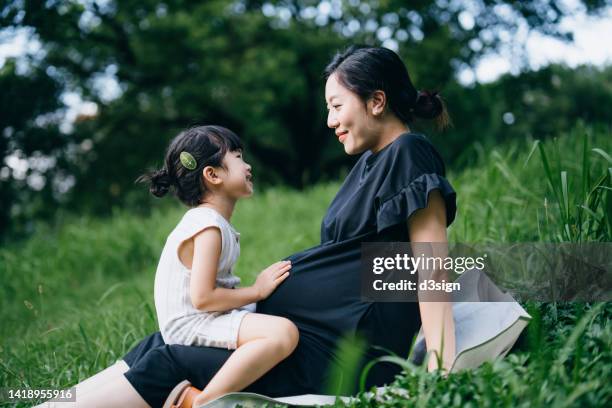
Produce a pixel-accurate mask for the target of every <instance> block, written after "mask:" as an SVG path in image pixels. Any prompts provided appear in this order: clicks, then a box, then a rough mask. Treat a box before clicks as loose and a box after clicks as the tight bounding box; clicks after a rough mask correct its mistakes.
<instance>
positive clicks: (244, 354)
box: [139, 126, 298, 408]
mask: <svg viewBox="0 0 612 408" xmlns="http://www.w3.org/2000/svg"><path fill="white" fill-rule="evenodd" d="M251 179H252V175H251V166H250V165H248V164H247V163H246V162H245V161H244V160H243V157H242V145H241V142H240V140H239V139H238V136H236V135H235V134H234V133H233V132H232V131H230V130H228V129H225V128H223V127H220V126H198V127H194V128H191V129H188V130H186V131H184V132H182V133H180V134H179V135H178V136H177V137H175V138H174V140H172V142H171V143H170V146H169V147H168V150H167V152H166V158H165V163H164V166H163V168H162V169H161V170H158V171H155V172H153V173H150V174H147V175H144V176H142V177H141V178H140V179H139V181H141V182H142V181H144V182H149V183H150V191H151V193H152V194H154V195H155V196H157V197H162V196H164V195H165V194H166V193H167V192H168V191H169V190H170V189H173V190H174V192H175V194H176V196H177V197H178V198H179V200H181V201H182V202H183V203H184V204H186V205H187V206H189V207H191V209H190V210H188V211H187V212H186V213H185V215H184V216H183V218H182V220H181V221H180V222H179V224H178V225H177V226H176V228H175V229H174V230H173V231H172V232H171V233H170V235H169V236H168V239H167V240H166V244H165V246H164V249H163V251H162V254H161V258H160V260H159V265H158V267H157V272H156V274H155V295H154V297H155V308H156V310H157V318H158V321H159V326H160V331H161V334H162V337H163V339H164V341H165V343H166V344H183V345H199V346H208V347H219V348H226V349H235V350H236V351H234V352H233V353H232V355H231V357H230V358H229V359H228V360H227V361H226V363H225V365H223V367H222V368H221V369H220V370H219V371H218V373H217V374H216V375H215V376H214V377H213V378H212V380H211V381H210V382H209V383H208V385H207V386H206V388H204V390H203V391H202V392H201V393H200V392H199V390H196V389H195V388H192V387H188V386H183V387H179V388H177V389H175V393H174V396H173V397H172V398H170V399H169V401H170V402H171V404H172V405H170V406H177V407H179V406H183V407H189V408H191V406H194V407H195V406H198V405H201V404H203V403H206V402H208V401H210V400H212V399H214V398H217V397H219V396H221V395H223V394H225V393H228V392H232V391H239V390H241V389H243V388H245V387H246V386H248V385H249V384H251V383H252V382H253V381H255V380H256V379H257V378H259V377H260V376H262V375H263V374H264V373H265V372H266V371H268V370H269V369H271V368H272V367H273V366H275V365H276V364H278V363H279V362H280V361H281V360H283V359H284V358H286V357H287V356H289V355H290V354H291V352H292V351H293V350H294V349H295V347H296V346H297V343H298V330H297V328H296V327H295V325H294V324H293V323H292V322H291V321H289V320H288V319H285V318H282V317H277V316H270V315H263V314H257V313H253V312H254V311H255V307H254V306H255V305H254V302H257V301H259V300H262V299H265V298H266V297H268V296H269V295H270V294H271V293H272V292H273V291H274V290H275V289H276V287H277V286H278V285H280V284H281V283H282V282H283V281H284V280H285V279H286V278H287V277H288V276H289V270H290V269H291V263H290V262H289V261H282V262H277V263H275V264H273V265H271V266H269V267H268V268H266V269H265V270H263V271H262V272H261V273H260V274H259V276H258V277H257V279H256V282H255V284H254V285H253V286H249V287H244V288H238V287H237V285H238V284H239V282H240V279H239V278H238V277H236V276H234V275H233V274H232V269H233V266H234V264H235V262H236V260H237V258H238V255H239V253H240V243H239V239H240V234H239V233H238V232H237V231H236V230H235V229H234V228H233V227H232V225H231V224H230V222H229V220H230V219H231V217H232V213H233V211H234V206H235V204H236V202H237V201H238V200H239V199H240V198H242V197H248V196H250V195H252V194H253V183H252V180H251Z"/></svg>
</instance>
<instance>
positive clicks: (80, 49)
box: [0, 0, 607, 212]
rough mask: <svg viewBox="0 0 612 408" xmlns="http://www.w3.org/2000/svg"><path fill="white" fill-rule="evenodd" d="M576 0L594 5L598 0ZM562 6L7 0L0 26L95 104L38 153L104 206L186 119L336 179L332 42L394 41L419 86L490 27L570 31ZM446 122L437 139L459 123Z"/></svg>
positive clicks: (85, 202) (122, 200) (446, 80)
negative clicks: (223, 129)
mask: <svg viewBox="0 0 612 408" xmlns="http://www.w3.org/2000/svg"><path fill="white" fill-rule="evenodd" d="M580 4H581V5H582V6H583V7H585V8H586V9H587V11H588V12H590V13H597V12H599V11H601V10H602V9H603V8H604V7H605V6H606V4H607V2H605V1H582V2H581V3H580ZM562 5H563V2H561V1H550V0H540V1H532V2H515V1H490V0H483V1H480V2H459V1H440V0H438V1H413V2H408V3H407V2H404V1H395V0H386V1H385V0H379V1H376V2H363V1H339V2H336V1H312V0H300V1H298V0H293V1H270V2H265V1H249V0H242V1H233V2H228V1H220V0H209V1H206V2H190V1H184V0H168V1H165V2H163V3H162V2H158V1H153V0H141V1H135V0H125V1H123V0H122V1H112V0H111V1H104V2H102V1H95V0H82V1H76V0H57V1H53V2H45V3H44V4H41V3H40V2H39V1H33V0H19V1H17V0H14V1H8V2H6V3H5V5H4V7H3V8H2V10H1V12H0V23H1V24H2V25H3V26H9V27H17V28H28V29H31V30H33V32H34V33H35V36H36V38H38V40H39V41H40V42H41V44H42V48H43V50H44V53H45V54H44V57H42V58H41V59H40V60H39V61H38V62H36V63H33V65H34V68H36V69H33V70H32V72H35V71H36V70H38V72H41V73H42V72H44V73H45V74H48V73H49V72H51V73H52V75H51V74H48V75H47V76H48V77H49V80H50V81H54V83H56V84H59V85H61V88H62V89H61V90H62V91H66V90H70V91H73V92H77V93H79V94H81V95H82V97H83V98H84V99H85V100H88V101H92V102H94V103H95V104H97V106H98V113H97V115H96V116H94V117H90V118H83V119H85V120H81V121H80V122H79V123H77V124H76V125H75V126H74V130H73V131H71V132H65V133H62V132H57V133H56V135H55V136H54V137H55V139H54V140H57V141H58V143H59V144H60V145H61V147H62V148H59V147H60V146H58V149H56V150H53V152H51V153H46V154H51V155H58V157H60V156H61V157H63V159H62V160H58V164H57V169H56V171H58V172H64V173H67V174H69V175H72V176H74V177H75V180H76V184H75V185H74V187H73V188H72V189H71V190H70V194H69V197H68V198H69V203H70V205H71V206H72V208H80V209H88V210H91V211H96V212H106V211H108V210H109V209H110V207H111V206H112V205H114V204H115V203H116V204H120V205H121V204H126V203H142V201H143V197H144V196H145V195H144V194H142V192H139V193H138V194H130V192H131V191H134V185H133V180H134V179H135V178H136V177H137V176H138V175H139V174H140V173H141V172H142V171H144V170H145V169H146V168H147V167H149V166H154V165H160V164H161V158H162V156H163V150H164V147H165V146H166V144H167V142H168V140H169V139H170V138H171V137H172V136H173V135H174V134H176V133H177V132H178V131H179V130H180V129H182V128H184V127H186V126H188V125H191V124H196V123H216V124H221V125H224V126H227V127H229V128H231V129H233V130H235V131H237V132H238V134H239V135H240V136H241V137H242V138H243V140H244V142H245V145H246V149H247V158H248V160H250V161H251V162H252V164H253V165H254V169H255V170H254V174H255V177H256V178H257V179H258V180H259V181H260V182H261V181H265V182H267V183H279V182H280V183H284V184H287V185H290V186H293V187H297V188H301V187H303V186H305V185H308V184H310V183H313V182H317V181H320V180H323V179H325V178H330V177H335V176H337V175H338V173H340V172H342V171H343V169H346V168H347V166H348V165H350V163H351V160H352V159H351V158H347V157H346V156H345V155H344V154H343V153H342V151H341V149H340V148H339V147H338V146H337V144H334V139H333V137H332V134H331V132H330V131H329V130H328V129H327V128H326V126H325V116H326V112H325V104H324V99H323V80H322V76H321V73H322V70H323V68H324V66H325V64H326V62H327V61H328V60H329V58H330V57H331V55H332V54H333V53H334V52H335V51H336V50H338V49H339V48H341V47H343V46H346V45H348V44H349V43H355V42H359V43H366V44H376V45H378V44H383V45H385V46H390V47H393V48H397V49H398V51H399V53H400V55H401V56H402V57H403V58H404V59H405V61H406V62H407V65H408V67H409V71H410V74H411V77H412V79H413V80H414V82H415V83H416V84H417V86H419V87H420V88H442V89H453V87H456V82H455V80H454V74H455V72H456V71H457V69H458V68H459V67H462V66H466V65H472V64H473V63H474V62H475V61H476V60H477V59H478V58H480V57H481V56H483V55H485V54H486V53H488V52H491V51H492V50H494V49H498V48H499V47H502V46H504V42H503V41H502V37H503V36H501V34H499V33H501V32H502V31H503V30H505V31H509V32H512V30H515V29H516V28H517V27H518V25H519V22H521V21H522V22H524V23H525V24H527V25H528V27H530V28H531V29H536V30H540V31H542V32H544V33H546V34H549V35H554V36H558V37H561V38H566V39H569V37H570V36H568V35H567V34H566V33H563V32H561V31H560V30H559V26H558V23H559V21H560V19H561V18H562V17H563V16H565V15H567V14H568V13H570V12H571V11H570V10H567V9H564V7H563V6H562ZM104 76H111V77H114V78H116V81H117V82H118V84H119V86H120V89H121V92H120V93H119V95H118V96H117V97H116V98H115V99H109V98H108V97H106V96H105V92H104V91H105V89H104V86H105V85H104V84H105V82H104V81H101V78H103V77H104ZM455 89H456V88H455ZM460 103H463V101H461V102H460ZM57 109H58V106H55V105H54V106H49V107H48V110H47V112H52V111H55V110H57ZM32 112H33V113H32V115H34V116H30V117H31V118H32V119H33V120H35V119H36V116H35V112H38V113H36V114H37V115H39V116H40V115H41V114H43V112H39V111H36V110H35V109H32ZM451 112H452V111H451ZM28 132H29V131H28ZM455 132H456V133H454V134H453V133H450V134H449V136H445V137H449V138H450V139H451V140H452V139H453V138H455V136H453V135H460V136H461V137H465V135H467V134H469V132H467V131H465V129H459V131H458V132H457V131H455ZM434 137H435V136H434ZM457 137H459V136H457ZM20 143H21V142H20V141H19V140H18V139H14V143H13V147H12V150H5V151H3V154H4V156H5V157H6V156H7V155H10V154H13V153H14V152H15V151H16V150H17V149H19V150H21V151H25V150H24V149H22V148H21V146H20ZM456 145H459V146H461V145H465V140H463V139H462V140H459V141H458V142H457V143H456ZM83 147H86V148H83ZM38 150H40V149H38ZM38 150H37V148H36V147H33V149H32V150H31V152H32V153H33V152H36V151H38ZM42 150H44V149H42ZM42 150H41V151H42ZM60 151H64V153H65V152H66V151H70V152H72V154H71V155H66V154H59V152H60ZM140 191H142V190H140ZM20 195H21V192H19V191H17V190H11V192H10V193H8V194H7V195H5V196H4V197H3V202H4V200H5V199H6V200H7V201H8V202H10V201H13V202H23V201H24V199H23V197H20ZM5 197H8V198H5ZM49 200H50V201H49V203H51V202H57V197H54V196H53V194H51V195H50V198H49Z"/></svg>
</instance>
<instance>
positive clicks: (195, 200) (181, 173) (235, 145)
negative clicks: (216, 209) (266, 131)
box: [136, 126, 242, 207]
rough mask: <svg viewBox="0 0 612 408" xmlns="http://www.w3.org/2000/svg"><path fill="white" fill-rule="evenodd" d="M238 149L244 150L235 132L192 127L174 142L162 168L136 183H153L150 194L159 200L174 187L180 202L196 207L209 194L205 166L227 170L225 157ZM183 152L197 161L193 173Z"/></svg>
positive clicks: (139, 178) (150, 185)
mask: <svg viewBox="0 0 612 408" xmlns="http://www.w3.org/2000/svg"><path fill="white" fill-rule="evenodd" d="M236 150H242V143H241V142H240V139H239V138H238V136H236V134H235V133H234V132H232V131H231V130H229V129H226V128H224V127H221V126H196V127H192V128H190V129H187V130H185V131H183V132H181V133H179V134H178V136H176V137H175V138H174V139H172V141H171V142H170V146H168V150H167V151H166V158H165V159H164V166H163V167H162V168H161V169H159V170H155V171H153V172H150V173H147V174H143V175H142V176H140V177H138V179H137V180H136V181H137V182H139V183H149V191H150V192H151V194H153V195H154V196H156V197H163V196H164V195H166V193H168V191H169V190H170V188H172V189H173V190H174V192H175V194H176V196H177V197H178V198H179V200H181V201H182V202H183V203H184V204H186V205H188V206H190V207H195V206H197V205H198V204H200V203H201V202H202V199H203V198H204V196H205V195H206V192H207V191H206V185H205V184H204V179H203V177H202V170H203V169H204V167H206V166H213V167H224V166H223V158H224V157H225V154H226V153H227V152H233V151H236ZM182 152H187V153H189V154H190V155H191V156H192V157H193V158H194V159H195V162H196V163H195V164H196V166H195V168H194V169H193V170H190V169H189V168H187V167H185V165H183V163H182V162H181V159H180V156H181V153H182ZM189 167H190V166H189Z"/></svg>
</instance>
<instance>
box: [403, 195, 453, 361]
mask: <svg viewBox="0 0 612 408" xmlns="http://www.w3.org/2000/svg"><path fill="white" fill-rule="evenodd" d="M408 231H409V233H410V242H411V247H412V251H413V256H419V255H421V254H424V255H425V256H426V257H432V256H433V257H440V258H445V257H446V256H448V245H447V244H448V239H447V236H446V208H445V204H444V199H443V198H442V195H441V194H440V191H439V190H434V191H432V192H431V193H430V194H429V200H428V203H427V207H426V208H423V209H420V210H418V211H416V212H415V213H414V214H412V216H410V218H409V219H408ZM431 243H437V244H434V245H431ZM422 272H424V273H422ZM424 278H427V279H434V280H436V281H442V280H445V281H446V282H449V277H448V275H447V273H446V271H445V270H444V269H441V270H440V269H437V270H433V271H421V270H419V281H421V280H422V279H424ZM419 296H420V297H419V299H424V298H423V297H421V294H420V295H419ZM435 296H436V300H440V301H422V300H421V301H419V309H420V311H421V321H422V324H423V332H424V334H425V343H426V345H427V351H428V352H432V355H431V357H430V359H429V364H428V370H430V371H431V370H433V369H436V368H438V362H437V358H436V354H437V355H438V356H441V357H442V369H444V370H446V371H448V370H450V368H451V366H452V364H453V361H454V359H455V324H454V321H453V310H452V303H451V298H450V295H449V294H445V293H440V292H436V294H435ZM430 299H431V298H430Z"/></svg>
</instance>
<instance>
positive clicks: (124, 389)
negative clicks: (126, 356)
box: [37, 360, 149, 408]
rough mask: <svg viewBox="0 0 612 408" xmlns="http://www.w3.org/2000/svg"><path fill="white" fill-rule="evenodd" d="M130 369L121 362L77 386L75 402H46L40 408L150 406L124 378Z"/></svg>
mask: <svg viewBox="0 0 612 408" xmlns="http://www.w3.org/2000/svg"><path fill="white" fill-rule="evenodd" d="M128 369H129V367H128V365H127V364H126V363H125V361H123V360H121V361H118V362H117V363H115V364H113V365H112V366H110V367H108V368H106V369H104V370H102V371H100V372H99V373H97V374H95V375H93V376H92V377H89V378H87V379H85V380H84V381H81V382H80V383H78V384H77V385H76V401H75V402H45V403H43V404H41V405H38V406H37V407H40V408H43V407H44V408H81V407H82V408H85V407H100V408H111V407H135V408H141V407H142V408H148V407H149V405H148V404H147V403H146V402H145V401H144V400H143V399H142V397H141V396H140V394H138V392H136V390H135V389H134V387H132V384H130V382H129V381H128V380H127V379H126V378H125V377H124V375H123V373H125V372H126V371H127V370H128Z"/></svg>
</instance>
